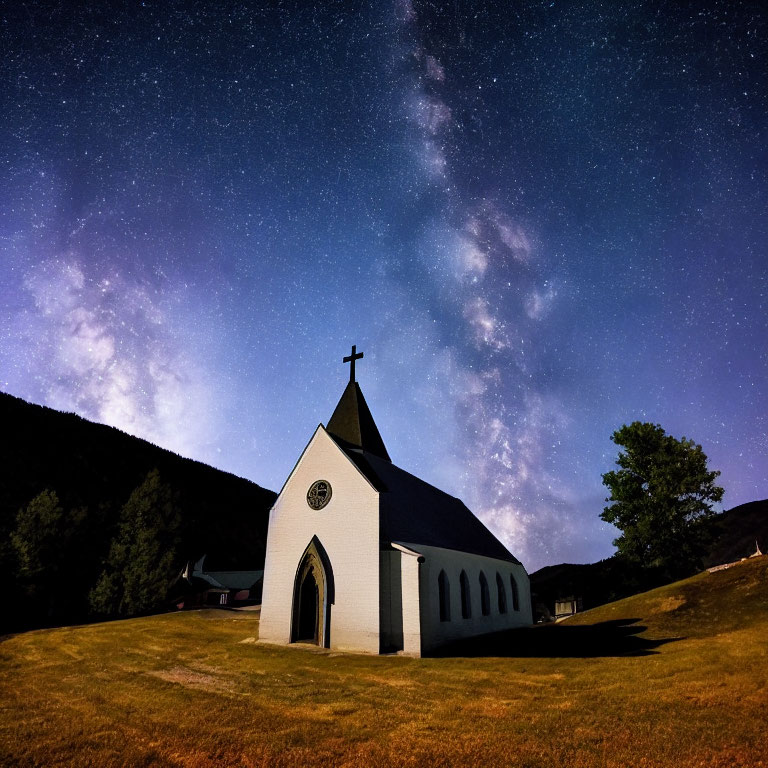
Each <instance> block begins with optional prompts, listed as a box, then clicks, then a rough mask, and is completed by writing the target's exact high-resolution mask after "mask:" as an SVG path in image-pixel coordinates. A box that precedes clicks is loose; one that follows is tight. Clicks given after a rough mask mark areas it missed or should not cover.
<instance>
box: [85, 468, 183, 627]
mask: <svg viewBox="0 0 768 768" xmlns="http://www.w3.org/2000/svg"><path fill="white" fill-rule="evenodd" d="M180 524H181V514H180V510H179V506H178V500H177V499H176V497H175V495H174V493H173V489H172V488H171V487H170V485H168V484H167V483H164V482H162V481H161V479H160V473H159V472H158V471H157V470H156V469H154V470H152V471H151V472H150V473H149V474H148V475H147V477H146V478H145V480H144V482H143V483H142V484H141V485H140V486H139V487H138V488H136V489H135V490H134V492H133V493H132V494H131V496H130V498H129V499H128V501H127V502H126V503H125V505H124V506H123V508H122V510H121V513H120V525H119V528H118V532H117V535H116V536H115V538H114V539H113V540H112V545H111V547H110V550H109V557H108V559H107V562H106V564H105V565H106V567H105V569H104V572H103V573H102V575H101V578H100V579H99V581H98V582H97V584H96V586H95V587H94V589H93V590H92V591H91V594H90V602H91V608H92V609H93V610H94V611H95V612H96V613H101V614H105V615H113V616H114V615H118V616H135V615H136V614H140V613H144V612H146V611H151V610H153V609H155V608H157V607H159V606H162V605H163V602H164V600H165V598H166V592H167V590H168V586H169V584H170V581H171V578H172V577H173V575H174V566H178V565H179V561H178V559H177V547H178V544H179V533H178V532H179V527H180Z"/></svg>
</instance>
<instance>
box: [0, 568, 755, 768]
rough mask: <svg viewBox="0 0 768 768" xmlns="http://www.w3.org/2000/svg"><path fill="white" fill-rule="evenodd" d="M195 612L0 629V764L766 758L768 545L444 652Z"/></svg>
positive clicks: (546, 767)
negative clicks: (734, 562)
mask: <svg viewBox="0 0 768 768" xmlns="http://www.w3.org/2000/svg"><path fill="white" fill-rule="evenodd" d="M257 635H258V617H257V615H255V614H254V613H247V612H231V611H220V610H208V611H200V612H190V613H179V614H171V615H164V616H156V617H151V618H144V619H135V620H130V621H120V622H113V623H109V624H97V625H92V626H87V627H75V628H64V629H54V630H44V631H37V632H30V633H26V634H21V635H16V636H11V637H6V638H4V639H3V641H2V643H0V708H1V709H0V711H1V712H2V715H1V716H0V764H2V765H3V766H15V765H19V766H27V765H28V766H32V765H36V766H57V765H72V766H86V765H88V766H154V765H177V766H201V767H202V766H289V765H290V766H294V765H298V766H321V765H322V766H328V765H345V766H390V765H398V766H400V765H407V766H442V765H446V766H448V765H457V766H495V765H503V766H528V767H530V768H533V767H534V766H536V767H540V768H554V767H555V766H567V767H568V768H579V766H617V768H618V767H619V766H621V768H625V767H626V766H643V767H644V768H650V767H651V766H701V768H717V767H718V766H721V767H722V768H726V767H728V768H731V766H765V767H766V768H768V686H767V685H766V683H767V681H768V557H762V558H756V559H754V560H752V561H749V562H747V563H744V564H741V565H739V566H737V567H735V568H732V569H730V570H727V571H723V572H720V573H717V574H712V575H710V574H706V573H705V574H701V575H699V576H696V577H694V578H692V579H689V580H687V581H683V582H679V583H677V584H673V585H670V586H668V587H663V588H661V589H657V590H654V591H652V592H648V593H645V594H643V595H638V596H635V597H633V598H629V599H627V600H623V601H621V602H618V603H613V604H611V605H607V606H603V607H601V608H598V609H595V610H593V611H589V612H586V613H584V614H581V615H580V616H578V617H575V618H574V619H572V620H569V621H568V622H565V623H562V624H559V625H557V626H543V627H536V628H532V629H527V630H522V631H516V632H510V633H506V634H504V635H500V636H497V637H494V638H492V639H491V640H489V641H485V642H483V643H477V642H475V643H465V644H463V645H458V646H455V647H453V648H451V649H449V650H448V651H447V652H446V653H445V655H444V657H442V658H432V659H408V658H402V657H366V656H359V655H350V654H340V653H334V652H328V651H321V650H317V649H315V650H309V649H301V648H295V647H294V648H276V647H267V646H259V645H256V644H254V642H253V641H254V638H256V637H257Z"/></svg>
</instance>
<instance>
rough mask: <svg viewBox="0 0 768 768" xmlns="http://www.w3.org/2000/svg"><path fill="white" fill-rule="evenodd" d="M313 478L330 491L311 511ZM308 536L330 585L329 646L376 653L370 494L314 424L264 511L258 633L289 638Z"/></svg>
mask: <svg viewBox="0 0 768 768" xmlns="http://www.w3.org/2000/svg"><path fill="white" fill-rule="evenodd" d="M315 480H327V481H328V482H329V483H330V484H331V488H332V491H333V492H332V496H331V500H330V502H329V503H328V504H327V506H325V507H324V508H323V509H321V510H318V511H315V510H313V509H311V508H310V507H309V505H308V504H307V501H306V495H307V490H308V489H309V487H310V485H312V483H313V482H315ZM313 536H317V538H318V539H319V540H320V542H321V544H322V545H323V547H324V548H325V551H326V552H327V554H328V558H329V560H330V562H331V567H332V568H333V577H334V582H335V603H334V605H333V606H331V615H330V644H331V648H337V649H349V650H359V651H366V652H369V653H378V652H379V621H380V615H379V499H378V493H377V492H376V490H375V489H374V488H373V487H372V486H371V484H370V483H369V482H368V481H367V480H366V479H365V477H363V475H362V474H361V473H360V472H359V471H358V469H357V467H355V466H354V464H352V462H351V461H350V460H349V459H348V458H347V456H346V455H345V454H344V453H343V452H342V451H341V450H340V449H339V447H338V446H337V445H336V443H334V442H333V440H332V439H331V438H330V437H329V436H328V433H327V432H326V431H325V429H324V428H323V427H322V426H320V427H318V429H317V430H316V432H315V434H314V435H313V436H312V439H311V440H310V442H309V445H308V446H307V448H306V449H305V451H304V454H303V455H302V457H301V459H299V462H298V464H297V465H296V468H295V469H294V471H293V473H292V474H291V476H290V477H289V479H288V482H287V483H286V484H285V486H284V487H283V490H282V491H281V493H280V495H279V496H278V498H277V501H276V502H275V505H274V506H273V508H272V511H271V512H270V517H269V531H268V534H267V557H266V562H265V566H264V592H263V597H262V607H261V622H260V629H259V638H260V640H262V641H265V642H271V643H281V644H283V643H289V642H290V640H291V608H292V602H293V589H294V580H295V577H296V570H297V568H298V566H299V561H300V559H301V557H302V555H303V554H304V550H305V549H306V547H307V545H308V544H309V542H310V541H311V540H312V537H313Z"/></svg>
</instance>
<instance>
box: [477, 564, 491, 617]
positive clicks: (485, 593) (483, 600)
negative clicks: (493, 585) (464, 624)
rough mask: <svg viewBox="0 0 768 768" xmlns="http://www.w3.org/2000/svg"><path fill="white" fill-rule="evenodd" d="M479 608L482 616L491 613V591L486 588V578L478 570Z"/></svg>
mask: <svg viewBox="0 0 768 768" xmlns="http://www.w3.org/2000/svg"><path fill="white" fill-rule="evenodd" d="M480 610H481V611H482V612H483V616H489V615H490V613H491V591H490V590H489V589H488V579H486V578H485V574H484V573H483V572H482V571H480Z"/></svg>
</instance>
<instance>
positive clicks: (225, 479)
mask: <svg viewBox="0 0 768 768" xmlns="http://www.w3.org/2000/svg"><path fill="white" fill-rule="evenodd" d="M0 434H2V441H0V467H2V470H1V471H2V474H0V548H2V550H3V551H0V561H4V563H3V562H0V569H1V570H2V571H4V573H2V574H0V575H2V577H4V578H7V577H8V573H9V571H12V564H11V563H9V551H8V550H9V546H8V543H7V542H8V539H9V535H10V533H11V531H12V529H13V526H14V524H15V519H16V514H17V512H18V510H19V509H20V508H22V507H25V506H26V505H27V504H28V503H29V502H30V501H31V500H32V499H33V498H34V497H35V496H37V495H38V494H39V493H40V492H41V491H43V490H53V491H56V493H57V494H58V496H59V498H60V499H61V501H62V505H63V506H64V507H65V508H69V509H72V508H75V507H84V508H86V510H87V525H85V526H83V531H84V533H83V535H82V537H81V540H80V541H79V542H78V546H77V552H76V553H73V558H72V567H71V569H70V571H69V572H68V573H67V574H66V576H65V577H64V578H67V579H69V580H71V597H72V599H71V605H69V606H68V607H67V608H66V616H62V617H60V618H62V619H64V618H74V617H75V616H80V615H81V614H82V613H83V611H84V602H83V601H84V599H85V596H87V592H88V590H89V589H90V588H91V586H93V580H94V579H95V578H96V577H97V576H98V572H100V568H101V563H102V561H103V558H104V557H105V556H106V554H107V552H108V549H109V543H110V541H111V539H112V536H113V535H114V532H115V530H116V524H117V521H118V517H119V513H120V509H121V507H122V505H123V504H124V503H125V502H126V500H127V499H128V497H129V496H130V494H131V492H132V491H133V490H134V488H136V487H137V486H138V485H139V484H140V483H141V482H142V481H143V480H144V478H145V477H146V475H147V473H148V472H150V471H151V470H152V469H154V468H157V469H158V470H159V472H160V476H161V479H162V480H163V482H165V483H168V484H169V485H170V486H171V487H172V488H173V490H174V492H175V493H176V494H177V497H178V499H179V503H180V506H181V509H182V530H181V540H182V550H183V555H184V557H187V558H190V559H191V558H197V557H199V556H200V555H202V554H204V553H207V554H208V558H207V560H206V564H207V565H208V567H210V568H218V569H239V568H243V569H258V568H260V567H263V563H264V555H265V549H266V534H267V524H268V518H269V509H270V507H271V506H272V503H273V502H274V499H275V493H274V492H272V491H269V490H266V489H264V488H261V487H259V486H258V485H256V484H255V483H252V482H250V481H249V480H244V479H243V478H240V477H236V476H235V475H231V474H228V473H226V472H222V471H220V470H217V469H214V468H213V467H209V466H207V465H206V464H201V463H200V462H197V461H192V460H191V459H185V458H182V457H181V456H178V455H176V454H175V453H172V452H171V451H167V450H165V449H163V448H159V447H158V446H156V445H152V444H151V443H148V442H147V441H145V440H141V439H139V438H137V437H132V436H131V435H127V434H125V433H124V432H121V431H120V430H118V429H115V428H113V427H108V426H105V425H102V424H94V423H92V422H89V421H87V420H85V419H83V418H81V417H80V416H77V415H75V414H72V413H60V412H59V411H55V410H53V409H51V408H46V407H43V406H39V405H33V404H30V403H27V402H25V401H24V400H20V399H19V398H16V397H13V396H11V395H7V394H3V393H0ZM3 565H5V567H3ZM179 567H181V564H180V565H179Z"/></svg>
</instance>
